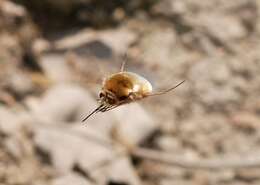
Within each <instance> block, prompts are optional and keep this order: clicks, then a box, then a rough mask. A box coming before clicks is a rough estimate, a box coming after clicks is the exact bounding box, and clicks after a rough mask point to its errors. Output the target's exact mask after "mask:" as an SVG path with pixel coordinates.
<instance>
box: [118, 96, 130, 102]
mask: <svg viewBox="0 0 260 185" xmlns="http://www.w3.org/2000/svg"><path fill="white" fill-rule="evenodd" d="M127 98H128V96H120V98H119V100H120V101H123V100H126V99H127Z"/></svg>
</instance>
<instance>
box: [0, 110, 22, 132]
mask: <svg viewBox="0 0 260 185" xmlns="http://www.w3.org/2000/svg"><path fill="white" fill-rule="evenodd" d="M23 121H24V120H23V118H22V117H20V116H17V115H16V114H15V113H14V112H12V111H11V110H9V109H7V108H4V107H1V106H0V132H3V133H4V134H7V135H12V134H15V133H17V132H18V131H19V129H20V128H21V127H22V125H24V122H23Z"/></svg>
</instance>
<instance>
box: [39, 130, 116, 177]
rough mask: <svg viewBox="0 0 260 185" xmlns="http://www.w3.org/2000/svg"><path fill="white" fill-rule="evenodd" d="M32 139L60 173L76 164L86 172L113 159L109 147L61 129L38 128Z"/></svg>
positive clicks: (112, 153)
mask: <svg viewBox="0 0 260 185" xmlns="http://www.w3.org/2000/svg"><path fill="white" fill-rule="evenodd" d="M34 139H35V143H36V145H37V146H38V147H39V148H41V149H42V150H43V151H45V152H47V153H48V154H49V155H50V157H51V160H52V164H53V165H54V167H55V169H57V170H58V171H59V172H61V173H65V172H68V171H70V170H72V168H73V166H75V165H76V164H78V165H80V166H81V167H82V169H84V170H86V172H88V170H91V168H92V167H94V166H97V165H98V164H100V163H102V162H104V161H107V160H111V158H113V157H114V152H113V151H112V150H111V147H110V146H109V145H107V146H105V145H101V144H99V143H97V142H94V141H92V140H87V138H85V137H83V136H82V135H80V134H78V135H77V134H75V133H74V132H72V131H71V130H70V129H62V127H61V129H59V128H57V127H56V128H55V127H53V128H52V127H39V128H38V129H36V131H35V138H34Z"/></svg>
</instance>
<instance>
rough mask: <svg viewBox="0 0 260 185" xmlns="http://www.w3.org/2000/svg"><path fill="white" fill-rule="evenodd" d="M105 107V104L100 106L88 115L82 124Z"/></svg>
mask: <svg viewBox="0 0 260 185" xmlns="http://www.w3.org/2000/svg"><path fill="white" fill-rule="evenodd" d="M102 107H103V104H101V105H99V106H98V107H97V108H96V109H95V110H93V111H92V112H91V113H90V114H89V115H87V116H86V117H85V118H84V119H83V120H82V122H84V121H86V120H87V119H88V118H89V117H90V116H92V115H93V114H95V113H98V112H99V111H100V109H101V108H102Z"/></svg>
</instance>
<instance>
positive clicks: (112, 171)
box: [91, 156, 141, 185]
mask: <svg viewBox="0 0 260 185" xmlns="http://www.w3.org/2000/svg"><path fill="white" fill-rule="evenodd" d="M91 174H92V175H93V177H94V178H96V179H97V181H98V183H99V184H108V183H109V182H110V183H115V184H121V183H122V184H131V185H140V184H141V180H140V179H139V178H138V176H137V174H136V171H135V169H134V168H133V167H132V165H131V163H130V161H129V159H128V158H127V157H125V156H122V157H119V158H118V157H117V158H115V159H114V160H113V161H111V162H110V163H109V165H107V166H105V167H103V168H100V169H98V170H95V171H94V172H93V173H91Z"/></svg>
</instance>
